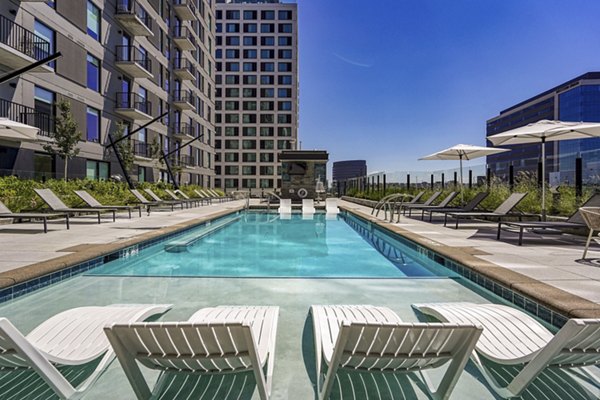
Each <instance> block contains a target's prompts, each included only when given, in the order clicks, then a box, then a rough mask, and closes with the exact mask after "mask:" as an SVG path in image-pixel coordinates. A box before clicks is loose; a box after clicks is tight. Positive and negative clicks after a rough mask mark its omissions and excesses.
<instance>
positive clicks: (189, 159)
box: [181, 155, 196, 167]
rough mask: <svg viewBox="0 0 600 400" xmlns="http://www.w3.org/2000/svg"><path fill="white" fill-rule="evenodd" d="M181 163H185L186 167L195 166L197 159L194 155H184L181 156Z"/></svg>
mask: <svg viewBox="0 0 600 400" xmlns="http://www.w3.org/2000/svg"><path fill="white" fill-rule="evenodd" d="M181 165H183V166H185V167H195V166H196V159H195V158H194V157H192V156H186V155H183V156H181Z"/></svg>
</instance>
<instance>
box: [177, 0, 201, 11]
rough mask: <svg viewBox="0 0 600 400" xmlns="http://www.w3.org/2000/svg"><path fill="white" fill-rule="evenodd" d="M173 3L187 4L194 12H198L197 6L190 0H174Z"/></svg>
mask: <svg viewBox="0 0 600 400" xmlns="http://www.w3.org/2000/svg"><path fill="white" fill-rule="evenodd" d="M173 5H174V6H187V7H188V8H189V9H190V10H191V11H192V13H194V14H195V13H196V6H194V3H192V2H191V1H189V0H173Z"/></svg>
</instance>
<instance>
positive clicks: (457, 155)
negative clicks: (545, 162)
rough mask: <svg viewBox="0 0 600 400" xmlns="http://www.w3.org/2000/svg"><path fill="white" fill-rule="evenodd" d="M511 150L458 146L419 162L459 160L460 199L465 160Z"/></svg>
mask: <svg viewBox="0 0 600 400" xmlns="http://www.w3.org/2000/svg"><path fill="white" fill-rule="evenodd" d="M505 151H509V149H496V148H493V147H482V146H473V145H470V144H457V145H455V146H452V147H450V148H447V149H445V150H441V151H438V152H437V153H433V154H430V155H428V156H425V157H422V158H419V160H459V161H460V197H461V201H463V202H464V197H463V190H462V187H463V160H473V159H475V158H479V157H485V156H489V155H490V154H497V153H502V152H505Z"/></svg>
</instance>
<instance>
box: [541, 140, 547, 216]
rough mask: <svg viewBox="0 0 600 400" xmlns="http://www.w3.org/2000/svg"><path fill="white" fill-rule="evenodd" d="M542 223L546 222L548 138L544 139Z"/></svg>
mask: <svg viewBox="0 0 600 400" xmlns="http://www.w3.org/2000/svg"><path fill="white" fill-rule="evenodd" d="M541 181H542V221H545V220H546V138H545V137H542V179H541Z"/></svg>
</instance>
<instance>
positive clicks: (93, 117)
mask: <svg viewBox="0 0 600 400" xmlns="http://www.w3.org/2000/svg"><path fill="white" fill-rule="evenodd" d="M86 122H87V131H86V132H87V133H86V139H87V141H88V142H98V141H99V140H100V112H99V111H98V110H96V109H95V108H92V107H88V108H87V121H86Z"/></svg>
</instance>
